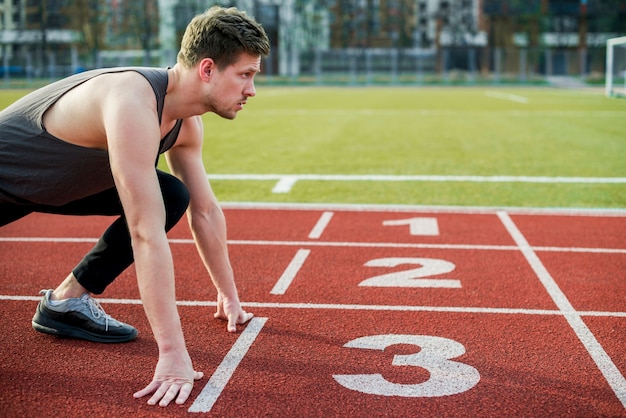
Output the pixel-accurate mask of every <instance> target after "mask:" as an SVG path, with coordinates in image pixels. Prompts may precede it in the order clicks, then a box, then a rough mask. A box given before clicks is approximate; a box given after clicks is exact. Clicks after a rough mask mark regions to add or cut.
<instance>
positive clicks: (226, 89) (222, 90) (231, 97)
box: [205, 53, 261, 119]
mask: <svg viewBox="0 0 626 418" xmlns="http://www.w3.org/2000/svg"><path fill="white" fill-rule="evenodd" d="M260 68H261V57H259V56H252V55H248V54H245V53H244V54H241V55H240V56H239V59H238V60H237V61H236V62H235V63H234V64H231V65H229V66H228V67H226V68H224V69H223V70H222V71H220V70H219V69H218V68H217V67H215V68H214V69H213V70H212V71H211V82H210V84H211V89H210V92H209V94H208V95H207V97H206V102H205V107H206V110H207V111H208V112H214V113H216V114H217V115H219V116H221V117H223V118H226V119H235V117H236V116H237V112H238V111H240V110H242V109H243V105H244V104H246V101H247V100H248V98H249V97H253V96H255V95H256V90H255V89H254V76H255V75H256V73H258V72H259V70H260Z"/></svg>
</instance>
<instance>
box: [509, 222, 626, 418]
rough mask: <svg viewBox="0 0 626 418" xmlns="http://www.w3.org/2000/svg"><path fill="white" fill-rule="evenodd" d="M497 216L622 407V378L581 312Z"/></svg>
mask: <svg viewBox="0 0 626 418" xmlns="http://www.w3.org/2000/svg"><path fill="white" fill-rule="evenodd" d="M498 217H499V218H500V220H501V221H502V223H503V224H504V227H505V228H506V229H507V231H508V232H509V234H510V235H511V237H512V238H513V240H514V241H515V243H516V244H517V246H518V247H519V249H520V251H521V252H522V254H523V255H524V257H525V258H526V261H528V264H530V266H531V267H532V269H533V270H534V272H535V274H536V275H537V277H538V278H539V281H540V282H541V283H542V284H543V286H544V287H545V288H546V291H547V292H548V294H549V295H550V297H551V298H552V300H553V301H554V303H555V304H556V306H557V307H558V308H559V310H560V311H562V312H563V316H564V317H565V319H566V320H567V322H568V323H569V325H570V327H572V329H573V330H574V332H575V333H576V336H577V337H578V339H579V340H580V341H581V342H582V344H583V346H584V347H585V348H586V349H587V352H588V353H589V355H590V356H591V358H592V359H593V361H594V362H595V363H596V365H597V366H598V369H600V371H601V372H602V374H603V375H604V378H605V379H606V380H607V382H608V384H609V386H611V389H613V391H614V392H615V395H617V398H618V399H619V400H620V402H621V403H622V405H624V407H625V408H626V378H624V376H622V374H621V372H620V371H619V369H618V368H617V366H616V365H615V363H613V360H612V359H611V357H610V356H609V355H608V354H607V353H606V351H605V350H604V348H603V347H602V345H601V344H600V343H599V342H598V340H597V339H596V337H595V336H594V335H593V332H591V330H590V329H589V328H588V327H587V325H586V324H585V323H584V322H583V320H582V318H581V315H580V314H579V313H578V312H576V311H575V310H574V307H573V306H572V304H571V303H570V301H569V300H568V299H567V296H565V294H564V293H563V291H561V289H560V288H559V286H558V284H557V283H556V282H555V281H554V279H553V278H552V276H551V275H550V273H549V272H548V270H547V269H546V268H545V266H544V265H543V263H542V262H541V260H540V259H539V257H538V256H537V254H536V253H535V252H534V251H533V249H532V248H531V247H530V244H528V241H527V240H526V238H525V237H524V235H523V234H522V233H521V231H520V230H519V229H518V228H517V226H516V225H515V223H514V222H513V220H512V219H511V217H510V216H509V215H508V214H507V213H506V212H498Z"/></svg>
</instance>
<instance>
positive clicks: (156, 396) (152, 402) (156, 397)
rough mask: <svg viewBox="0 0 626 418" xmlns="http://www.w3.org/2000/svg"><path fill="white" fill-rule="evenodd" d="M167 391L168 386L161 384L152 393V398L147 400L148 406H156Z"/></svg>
mask: <svg viewBox="0 0 626 418" xmlns="http://www.w3.org/2000/svg"><path fill="white" fill-rule="evenodd" d="M168 389H169V386H168V385H167V384H166V383H161V385H160V386H159V388H158V389H157V390H156V391H155V392H154V394H153V395H152V397H151V398H150V399H148V405H156V404H157V403H158V402H159V400H161V398H163V396H165V393H166V392H167V390H168Z"/></svg>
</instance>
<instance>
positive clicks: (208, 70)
mask: <svg viewBox="0 0 626 418" xmlns="http://www.w3.org/2000/svg"><path fill="white" fill-rule="evenodd" d="M216 68H217V67H216V66H215V61H213V59H212V58H204V59H202V61H200V64H198V75H199V76H200V79H201V80H202V81H209V80H210V79H211V74H213V72H214V71H215V69H216Z"/></svg>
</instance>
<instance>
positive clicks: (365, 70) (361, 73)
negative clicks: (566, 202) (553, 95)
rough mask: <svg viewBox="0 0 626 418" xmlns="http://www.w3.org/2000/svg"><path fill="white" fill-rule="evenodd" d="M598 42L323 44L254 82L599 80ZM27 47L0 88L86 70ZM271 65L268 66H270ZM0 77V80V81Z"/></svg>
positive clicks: (120, 54) (115, 56)
mask: <svg viewBox="0 0 626 418" xmlns="http://www.w3.org/2000/svg"><path fill="white" fill-rule="evenodd" d="M605 56H606V50H605V48H589V49H586V50H577V49H555V48H544V49H531V48H510V49H505V48H485V47H467V48H461V47H456V48H452V47H449V48H441V49H439V50H435V49H382V48H380V49H376V48H370V49H330V50H316V51H302V52H300V53H299V54H298V55H297V57H296V58H295V61H292V62H290V63H289V65H288V68H287V70H285V69H282V71H281V69H280V68H279V65H276V64H275V63H276V62H277V61H278V60H276V59H275V57H271V56H270V57H269V58H268V59H267V60H266V61H265V62H264V66H265V68H264V69H263V73H262V76H260V77H259V82H260V83H272V84H315V85H324V84H347V85H375V84H391V85H394V84H417V85H421V84H430V83H448V84H474V83H493V84H498V83H520V84H537V83H543V82H546V80H548V79H549V78H550V77H552V76H570V77H574V78H576V79H580V80H581V81H591V82H602V81H603V75H604V72H605V65H606V63H605ZM173 59H175V58H172V57H171V56H169V57H167V60H165V59H162V57H161V54H160V52H159V51H151V52H150V53H149V54H147V53H145V52H143V51H102V52H101V53H100V54H99V55H98V58H97V59H96V60H95V62H96V64H95V67H114V66H128V65H148V66H165V65H172V64H173V62H168V63H166V64H165V65H164V64H163V61H168V60H169V61H172V60H173ZM46 61H47V62H46V64H42V62H43V60H42V59H41V54H39V55H37V54H34V53H30V52H25V53H23V54H15V55H13V56H12V57H10V58H9V57H7V56H5V57H3V60H2V61H1V63H2V66H0V77H2V78H1V79H2V80H3V84H4V86H5V87H7V86H14V85H15V84H16V83H22V84H26V85H28V84H30V83H36V82H41V81H48V80H54V79H58V78H61V77H65V76H67V75H70V74H73V73H76V72H79V71H83V70H85V69H87V68H90V67H89V66H87V65H81V64H80V63H79V60H78V58H77V57H76V55H75V54H68V52H67V51H61V52H49V53H48V54H47V60H46ZM272 63H274V64H272ZM1 83H2V82H0V84H1Z"/></svg>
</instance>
